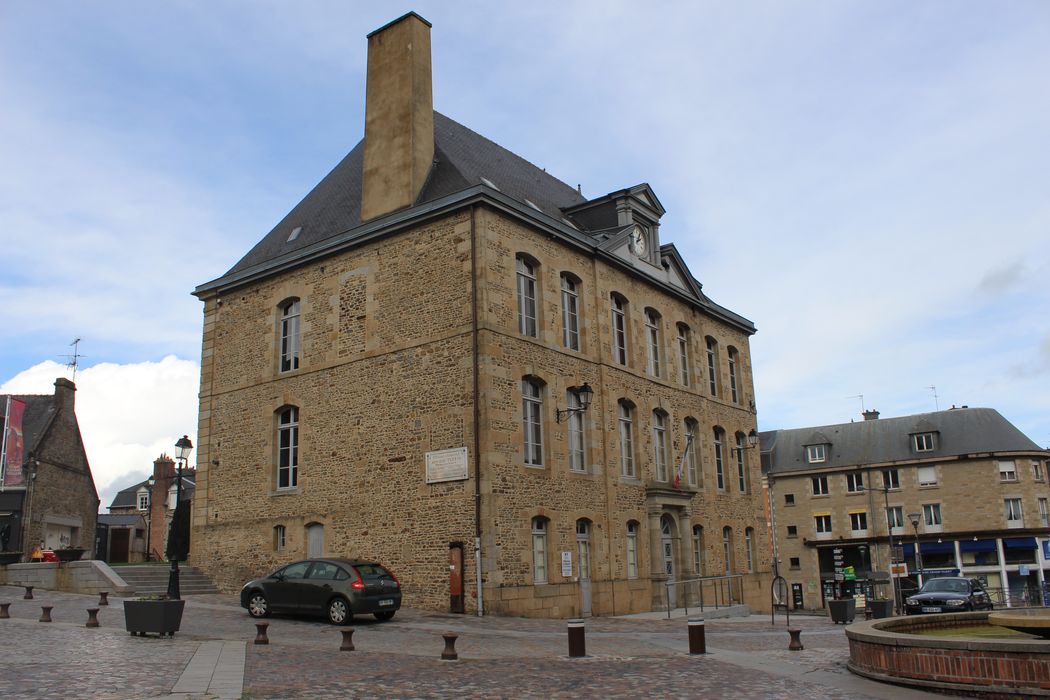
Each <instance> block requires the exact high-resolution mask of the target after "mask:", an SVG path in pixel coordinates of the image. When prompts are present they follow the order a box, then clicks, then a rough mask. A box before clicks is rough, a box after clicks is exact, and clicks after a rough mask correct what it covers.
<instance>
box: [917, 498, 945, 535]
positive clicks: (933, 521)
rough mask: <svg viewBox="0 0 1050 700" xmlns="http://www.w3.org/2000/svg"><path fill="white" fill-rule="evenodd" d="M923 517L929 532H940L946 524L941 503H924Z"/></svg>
mask: <svg viewBox="0 0 1050 700" xmlns="http://www.w3.org/2000/svg"><path fill="white" fill-rule="evenodd" d="M922 519H923V522H924V523H925V524H926V531H927V532H940V528H941V527H942V526H943V525H944V523H943V521H942V520H941V504H940V503H924V504H923V505H922ZM934 528H936V530H934Z"/></svg>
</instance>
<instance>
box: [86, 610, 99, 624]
mask: <svg viewBox="0 0 1050 700" xmlns="http://www.w3.org/2000/svg"><path fill="white" fill-rule="evenodd" d="M87 614H88V621H87V624H86V625H84V627H98V608H88V609H87Z"/></svg>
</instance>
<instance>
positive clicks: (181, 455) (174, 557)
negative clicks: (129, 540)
mask: <svg viewBox="0 0 1050 700" xmlns="http://www.w3.org/2000/svg"><path fill="white" fill-rule="evenodd" d="M192 449H193V443H192V442H190V439H189V437H188V436H186V435H183V436H182V437H181V438H179V441H178V442H176V443H175V459H176V460H178V463H179V468H178V473H177V474H176V476H175V512H174V514H173V515H172V516H171V532H172V533H174V532H176V528H178V527H179V526H180V523H179V503H181V502H182V467H183V465H184V464H185V463H186V460H187V459H188V458H189V456H190V451H191V450H192ZM169 541H170V542H173V543H174V544H180V543H181V539H180V538H179V537H170V535H169ZM170 558H171V572H170V573H169V574H168V598H170V599H172V600H178V599H179V598H180V595H179V552H177V551H176V548H172V551H171V557H170Z"/></svg>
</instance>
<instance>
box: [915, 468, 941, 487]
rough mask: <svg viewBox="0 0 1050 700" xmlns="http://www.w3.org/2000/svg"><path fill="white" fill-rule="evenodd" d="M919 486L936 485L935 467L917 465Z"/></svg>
mask: <svg viewBox="0 0 1050 700" xmlns="http://www.w3.org/2000/svg"><path fill="white" fill-rule="evenodd" d="M918 476H919V486H936V485H937V467H919V469H918Z"/></svg>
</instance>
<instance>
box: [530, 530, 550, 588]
mask: <svg viewBox="0 0 1050 700" xmlns="http://www.w3.org/2000/svg"><path fill="white" fill-rule="evenodd" d="M547 522H548V521H547V519H546V518H540V517H536V518H533V519H532V581H533V583H547Z"/></svg>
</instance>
